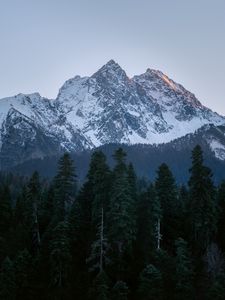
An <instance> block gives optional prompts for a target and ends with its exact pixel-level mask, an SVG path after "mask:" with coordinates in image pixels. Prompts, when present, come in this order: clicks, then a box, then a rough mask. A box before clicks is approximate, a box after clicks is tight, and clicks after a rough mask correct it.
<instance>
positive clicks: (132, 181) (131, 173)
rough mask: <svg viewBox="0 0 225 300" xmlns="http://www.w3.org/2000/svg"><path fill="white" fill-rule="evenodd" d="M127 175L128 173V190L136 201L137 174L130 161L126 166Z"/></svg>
mask: <svg viewBox="0 0 225 300" xmlns="http://www.w3.org/2000/svg"><path fill="white" fill-rule="evenodd" d="M127 175H128V182H129V185H130V192H131V197H132V198H133V200H134V202H135V203H136V201H137V176H136V174H135V170H134V167H133V165H132V163H129V165H128V168H127Z"/></svg>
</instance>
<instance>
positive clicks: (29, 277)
mask: <svg viewBox="0 0 225 300" xmlns="http://www.w3.org/2000/svg"><path fill="white" fill-rule="evenodd" d="M113 157H114V169H113V170H111V169H110V168H109V167H108V165H107V162H106V157H105V155H104V154H103V153H102V152H101V151H98V152H93V153H92V156H91V161H90V167H89V171H88V175H87V178H86V181H85V183H84V184H83V185H82V186H80V187H79V190H78V191H77V192H76V178H75V177H76V176H75V174H74V167H73V161H72V160H71V158H70V156H69V154H65V155H63V156H62V157H61V159H60V161H59V164H58V171H57V174H56V176H55V178H54V179H53V180H52V181H47V180H43V179H41V178H39V175H38V173H37V172H34V173H33V175H32V176H31V177H30V178H20V177H17V176H16V175H5V176H3V175H1V174H0V299H6V300H8V299H9V300H10V299H12V300H39V299H43V300H48V299H50V300H51V299H52V300H64V299H65V300H73V299H77V300H90V299H91V300H113V299H115V300H123V299H124V300H128V299H129V300H137V299H138V300H139V299H140V300H142V299H143V300H148V299H157V300H160V299H162V300H174V299H176V300H178V299H179V300H180V299H218V300H219V299H225V288H224V287H225V260H224V251H225V238H224V232H225V221H224V219H225V183H224V182H222V183H221V184H220V185H219V187H218V188H217V189H216V188H215V187H214V185H213V182H212V174H211V171H210V169H208V168H207V167H206V166H205V165H204V163H203V155H202V151H201V148H200V147H196V148H195V149H194V151H193V155H192V167H191V170H190V173H191V176H190V180H189V185H188V186H184V185H183V186H177V184H176V182H175V179H174V177H173V174H172V173H171V171H170V169H169V167H168V166H167V165H166V164H162V165H161V166H160V167H159V169H158V171H157V178H156V180H155V181H154V182H152V183H150V182H148V178H147V180H143V179H138V178H137V177H136V174H135V171H134V168H133V165H132V164H128V165H127V163H126V153H125V152H124V151H123V150H122V149H121V148H120V149H118V150H116V151H115V154H114V156H113ZM79 163H80V162H79ZM149 171H151V170H149ZM186 241H187V242H186Z"/></svg>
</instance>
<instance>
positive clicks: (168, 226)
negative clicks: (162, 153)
mask: <svg viewBox="0 0 225 300" xmlns="http://www.w3.org/2000/svg"><path fill="white" fill-rule="evenodd" d="M155 189H156V197H157V198H158V201H159V202H160V205H161V213H162V220H161V232H162V245H163V246H164V247H166V249H167V248H168V249H169V248H172V247H173V246H172V245H173V242H174V240H175V238H176V231H177V219H178V199H177V188H176V184H175V179H174V177H173V174H172V173H171V171H170V169H169V167H168V166H167V165H166V164H162V165H161V166H160V167H159V169H158V171H157V178H156V182H155Z"/></svg>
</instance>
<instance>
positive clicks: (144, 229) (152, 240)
mask: <svg viewBox="0 0 225 300" xmlns="http://www.w3.org/2000/svg"><path fill="white" fill-rule="evenodd" d="M160 219H161V209H160V203H159V201H158V198H157V197H156V193H155V188H154V186H153V185H152V184H150V186H149V188H148V190H147V191H146V192H145V193H142V195H141V196H140V199H139V201H138V209H137V241H136V263H138V262H139V265H140V267H141V269H143V268H144V266H145V265H147V264H149V263H150V259H151V254H152V252H153V251H154V250H155V249H156V248H157V240H158V232H157V227H158V221H159V220H160ZM159 238H160V237H159Z"/></svg>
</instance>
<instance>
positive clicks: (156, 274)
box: [138, 264, 163, 300]
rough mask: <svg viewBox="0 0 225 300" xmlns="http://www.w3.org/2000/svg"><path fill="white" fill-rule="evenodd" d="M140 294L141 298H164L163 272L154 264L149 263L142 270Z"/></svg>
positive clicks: (156, 299)
mask: <svg viewBox="0 0 225 300" xmlns="http://www.w3.org/2000/svg"><path fill="white" fill-rule="evenodd" d="M138 295H139V297H138V299H140V300H160V299H162V297H163V291H162V274H161V272H160V271H159V270H158V269H157V268H156V267H155V266H154V265H151V264H150V265H147V266H146V267H145V269H144V270H143V271H142V272H141V274H140V277H139V288H138Z"/></svg>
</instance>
